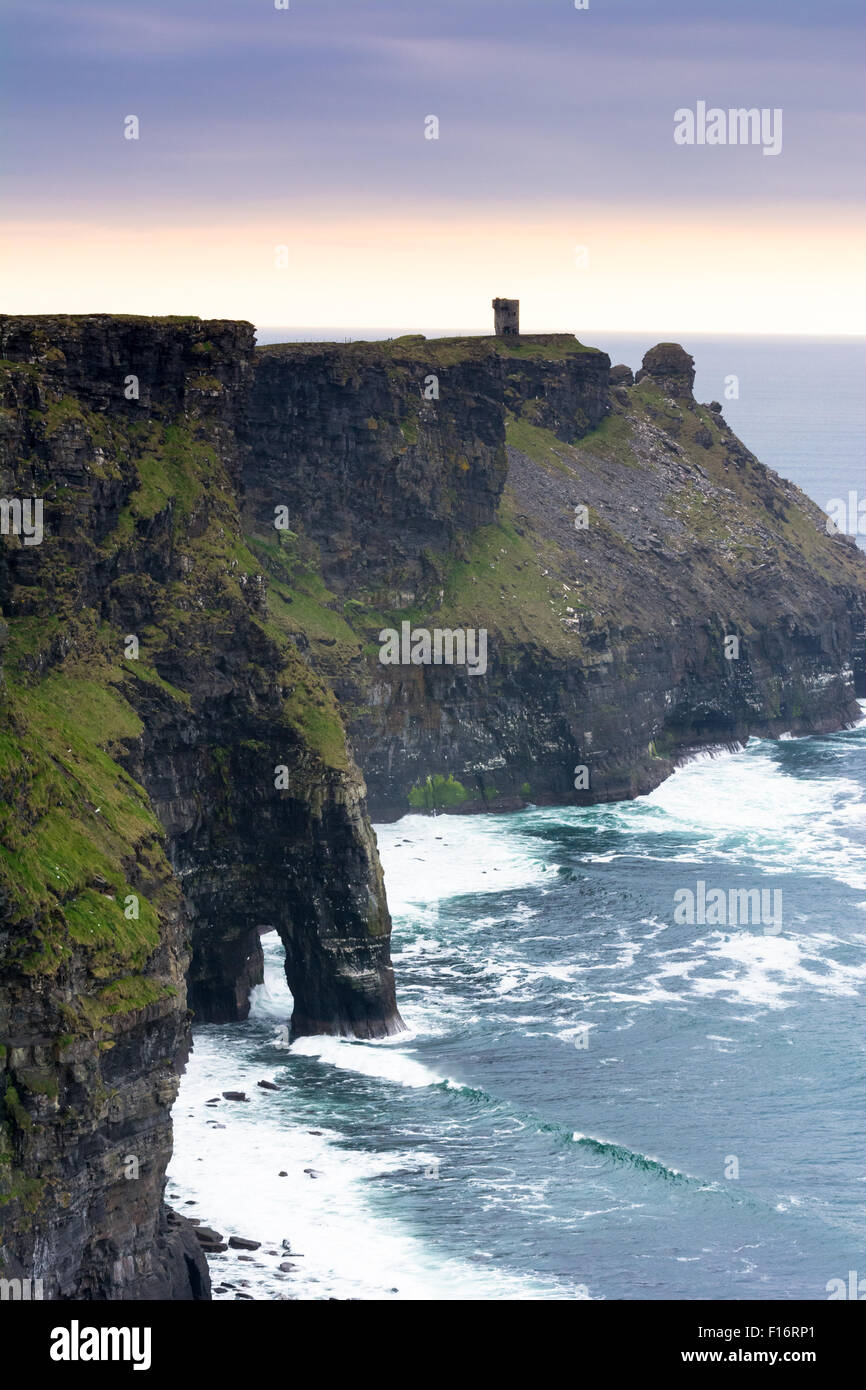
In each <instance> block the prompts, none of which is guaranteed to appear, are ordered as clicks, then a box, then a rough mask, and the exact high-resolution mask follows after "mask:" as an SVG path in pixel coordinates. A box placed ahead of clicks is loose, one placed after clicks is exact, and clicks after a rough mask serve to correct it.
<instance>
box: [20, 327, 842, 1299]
mask: <svg viewBox="0 0 866 1390" xmlns="http://www.w3.org/2000/svg"><path fill="white" fill-rule="evenodd" d="M0 355H2V359H3V360H2V362H0V392H2V399H0V494H2V497H3V498H5V499H6V502H7V503H8V504H9V505H8V506H7V507H6V509H5V510H4V513H3V516H4V535H3V536H2V538H0V540H2V544H0V602H2V609H3V619H4V627H3V629H2V630H0V642H2V648H3V650H2V662H3V668H4V677H3V685H2V692H0V746H2V763H0V778H2V802H3V805H2V812H0V1038H2V1044H3V1046H2V1051H0V1096H2V1098H3V1106H2V1115H0V1119H2V1125H0V1222H2V1229H3V1241H4V1244H3V1246H2V1255H3V1257H4V1259H5V1263H4V1268H3V1271H2V1273H4V1274H5V1275H6V1277H14V1276H15V1275H16V1274H17V1275H20V1276H21V1277H32V1278H39V1277H43V1278H44V1279H45V1283H46V1294H47V1296H51V1297H64V1298H66V1297H73V1296H78V1297H93V1298H120V1297H134V1298H148V1297H172V1298H180V1297H189V1298H192V1297H206V1296H207V1294H208V1282H207V1271H206V1268H205V1266H204V1261H203V1259H202V1257H201V1255H200V1253H199V1250H198V1245H197V1242H196V1241H195V1239H194V1237H193V1236H192V1233H191V1231H190V1230H189V1228H188V1227H187V1226H186V1225H185V1223H183V1222H182V1221H181V1220H180V1219H179V1218H176V1217H174V1216H173V1214H171V1213H167V1212H166V1210H165V1209H164V1207H163V1201H162V1199H163V1187H164V1173H165V1166H166V1162H167V1160H168V1156H169V1153H170V1146H171V1123H170V1108H171V1104H172V1101H173V1099H174V1096H175V1094H176V1089H177V1078H178V1074H179V1072H180V1070H181V1068H182V1066H183V1064H184V1059H185V1056H186V1052H187V1049H188V1046H189V1020H190V1015H191V1012H194V1013H195V1015H196V1016H197V1017H198V1018H199V1019H200V1020H209V1021H214V1022H221V1021H227V1020H232V1019H236V1018H242V1017H244V1015H245V1013H246V1010H247V1008H248V998H249V991H250V988H251V986H252V985H253V984H255V983H256V982H257V981H258V980H260V978H261V951H260V946H259V929H260V928H261V927H263V926H271V927H275V928H276V929H277V930H278V931H279V933H280V936H281V938H282V940H283V943H284V945H285V949H286V972H287V977H288V981H289V985H290V987H291V990H292V993H293V996H294V1005H295V1008H294V1014H293V1019H292V1028H293V1031H294V1032H295V1034H300V1033H317V1032H335V1033H351V1034H355V1035H357V1036H361V1037H381V1036H384V1035H387V1034H388V1033H391V1032H394V1031H398V1030H399V1029H400V1028H401V1027H402V1024H401V1022H400V1018H399V1014H398V1012H397V1005H396V1001H395V993H394V981H393V975H392V971H391V966H390V957H389V937H390V920H389V917H388V909H387V904H386V902H385V895H384V889H383V882H382V874H381V869H380V866H379V862H378V857H377V853H376V845H375V837H374V835H373V832H372V829H371V826H370V818H369V813H368V806H369V809H370V810H371V811H372V812H373V814H374V816H376V817H383V818H389V817H396V816H399V815H401V814H403V813H404V812H405V811H407V810H409V809H411V808H425V807H426V808H428V809H433V808H437V809H446V810H454V811H471V810H483V809H499V810H506V809H510V808H513V807H516V806H521V805H524V804H526V803H527V802H545V801H547V802H557V801H559V802H576V803H581V802H586V801H589V800H599V799H609V798H615V797H622V796H633V795H636V794H637V793H639V792H641V791H644V790H647V789H648V788H650V787H652V786H653V785H655V784H656V783H657V782H658V781H660V780H661V779H662V778H663V777H664V776H666V775H667V774H668V773H669V772H670V770H671V769H672V767H673V766H674V765H675V763H676V761H677V760H678V759H679V758H682V757H683V756H685V755H686V753H687V752H688V751H689V750H690V749H692V748H695V747H700V746H704V745H708V744H718V743H724V744H733V743H736V742H738V741H741V740H743V739H744V738H746V737H747V736H748V734H749V733H751V732H761V733H768V734H774V733H779V732H782V731H785V730H793V731H795V732H806V731H810V730H820V729H828V728H833V727H839V726H841V725H844V724H845V723H847V722H848V721H850V720H851V719H852V718H853V717H854V715H855V713H856V705H855V703H854V694H855V685H856V684H857V683H859V688H861V689H862V688H863V681H864V669H866V668H864V648H866V637H864V633H866V622H864V603H866V561H864V557H863V556H862V555H861V553H860V552H859V551H858V550H857V549H856V547H855V546H853V545H852V544H851V543H850V542H848V541H847V540H845V539H844V538H842V537H839V536H835V537H830V536H828V535H827V533H826V530H825V529H824V523H823V518H822V516H821V514H820V512H819V511H818V509H817V508H816V507H814V506H813V505H812V504H811V503H810V502H808V501H807V499H806V498H805V497H803V495H802V494H801V493H800V492H799V491H798V490H797V489H796V488H795V487H793V486H792V485H791V484H788V483H786V482H784V481H783V480H782V479H781V478H779V477H777V476H776V475H775V474H773V473H771V472H769V471H768V470H767V469H765V468H763V467H762V466H761V465H760V464H759V463H758V461H757V460H756V459H755V458H754V457H753V456H752V455H751V454H750V453H749V452H748V450H746V449H745V448H744V447H743V445H742V444H740V442H739V441H738V440H736V438H735V437H734V436H733V435H732V434H731V432H730V430H729V429H728V428H727V426H726V425H725V423H724V420H723V419H722V416H721V413H720V411H719V409H718V408H717V407H715V406H712V407H710V406H703V405H700V404H698V403H697V402H696V401H695V400H694V397H693V394H692V383H693V369H692V363H691V359H690V358H689V357H688V355H687V354H685V353H684V352H683V350H682V349H681V348H678V347H677V346H676V345H669V344H668V345H660V346H659V347H658V348H655V349H653V350H652V352H650V353H648V354H647V358H646V359H645V364H644V370H643V372H641V373H639V374H638V380H637V382H635V381H633V380H632V377H631V373H630V372H628V371H627V369H616V370H615V371H614V372H613V373H611V371H610V363H609V359H608V358H607V357H606V355H605V354H604V353H600V352H597V351H595V350H593V349H591V348H586V347H584V346H583V345H582V344H580V343H578V342H577V341H576V340H575V339H574V338H571V337H569V336H567V335H549V336H544V337H521V338H520V339H518V340H516V341H513V342H511V341H509V342H505V341H503V340H498V339H485V338H478V339H466V340H457V339H455V340H437V341H433V342H427V341H425V340H424V339H423V338H418V337H414V338H407V339H400V340H396V341H394V342H389V343H366V344H346V345H333V344H331V345H327V344H326V345H321V344H306V345H297V346H281V347H276V348H268V349H262V350H260V351H258V352H256V351H255V349H254V344H253V330H252V328H251V326H250V325H248V324H242V323H222V322H202V321H199V320H184V319H170V320H149V319H136V318H124V317H119V316H98V315H94V316H85V317H81V318H59V317H58V318H42V319H21V318H0ZM15 499H18V500H19V501H20V500H22V499H31V500H32V499H39V500H40V501H41V502H42V504H43V507H44V518H43V527H44V534H43V535H42V536H41V537H40V538H39V542H38V543H36V537H35V535H32V534H31V535H30V536H28V535H27V534H24V533H23V528H22V526H18V527H17V529H18V531H19V532H20V533H19V534H15V530H16V526H15V525H14V524H13V523H14V522H15V521H16V513H15V511H14V508H13V507H12V505H11V504H12V502H14V501H15ZM24 515H26V513H25V514H24ZM17 518H18V520H19V521H20V520H21V514H20V513H19V514H17ZM6 532H9V533H10V534H6ZM403 624H408V625H409V629H410V630H411V631H415V630H424V631H436V630H438V631H440V632H442V631H447V632H449V633H452V634H453V633H457V632H460V631H462V630H465V629H467V628H468V629H471V630H472V631H473V632H474V633H476V634H477V633H479V632H480V631H482V630H483V631H484V633H485V634H486V649H485V663H484V670H483V671H482V670H481V668H480V666H479V667H478V669H477V670H476V672H475V673H473V672H472V671H471V669H470V667H469V666H468V665H466V664H463V665H459V664H452V665H448V664H439V665H435V664H411V663H409V664H395V665H385V664H383V662H382V661H381V659H380V653H381V651H382V648H383V636H382V634H383V633H387V632H388V631H390V630H394V631H396V632H401V631H402V630H403ZM732 638H736V639H737V644H736V645H737V650H736V652H735V654H732V652H731V649H730V648H731V639H732ZM578 766H579V767H582V768H583V769H585V772H584V774H582V775H581V777H579V778H577V779H576V778H575V768H576V767H578ZM365 779H366V787H365ZM576 780H577V781H578V782H579V784H580V785H579V786H578V787H577V788H575V781H576Z"/></svg>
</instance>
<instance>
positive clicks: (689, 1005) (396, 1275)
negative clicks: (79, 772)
mask: <svg viewBox="0 0 866 1390" xmlns="http://www.w3.org/2000/svg"><path fill="white" fill-rule="evenodd" d="M653 341H656V339H654V338H653V337H652V335H648V336H647V339H646V341H645V342H644V341H643V340H640V341H638V340H637V339H635V340H634V341H632V342H630V343H627V342H624V341H620V342H616V343H615V342H613V341H611V342H607V341H603V342H601V341H600V343H599V345H600V346H602V347H604V348H606V349H608V350H610V351H611V354H612V356H613V358H614V360H623V359H624V360H626V361H628V362H629V363H630V364H631V365H638V363H639V359H640V355H641V354H642V352H643V351H644V350H645V348H646V347H648V346H651V345H652V342H653ZM686 346H689V347H690V350H691V351H693V352H695V355H696V357H697V358H698V364H699V377H698V386H697V390H698V394H699V397H700V398H702V399H712V398H715V399H719V400H721V401H722V402H723V404H724V407H725V413H726V414H727V416H728V419H729V420H730V423H731V424H732V426H733V427H734V429H736V430H737V431H738V433H741V435H742V437H743V438H744V440H745V442H746V443H747V444H748V445H749V446H750V447H751V448H752V449H754V450H755V452H756V453H758V455H759V456H760V457H762V458H763V459H764V460H765V461H766V462H768V463H769V464H771V465H772V466H774V467H776V468H777V469H778V471H780V472H782V473H783V474H784V475H785V476H788V477H791V478H793V479H794V481H796V482H798V483H799V484H800V485H801V486H803V487H804V488H805V490H806V491H808V492H810V493H811V494H812V495H813V496H814V497H815V499H816V500H818V501H821V502H822V504H823V501H825V500H827V499H826V498H824V497H823V494H824V493H825V492H826V493H827V497H830V496H832V495H834V493H839V494H843V495H844V493H845V492H846V491H847V490H848V489H849V488H850V487H856V486H857V485H858V483H857V477H858V474H857V468H858V467H859V463H860V462H861V461H862V453H861V451H862V441H863V425H864V412H863V393H862V367H863V361H862V359H863V352H864V349H863V345H862V343H860V344H854V343H852V344H848V345H840V344H836V345H834V344H827V343H824V344H823V345H821V344H818V345H817V346H816V345H815V344H814V343H805V342H799V343H798V342H797V341H796V340H795V341H789V342H788V343H787V344H782V345H773V344H771V343H769V342H767V341H758V340H752V341H751V342H749V343H746V344H744V345H741V346H740V348H734V349H733V350H732V347H731V343H730V342H728V341H724V342H723V341H721V340H718V341H716V342H715V345H713V344H709V345H708V347H707V350H706V351H703V352H702V351H701V350H700V349H699V348H698V347H697V346H695V345H690V344H688V343H687V344H686ZM858 354H859V356H858ZM701 373H703V377H702V375H701ZM730 374H734V375H738V376H739V378H740V397H739V402H737V401H730V402H725V401H724V387H723V385H722V384H720V383H722V382H723V380H724V377H725V376H727V375H730ZM762 393H763V394H762ZM861 540H862V538H861ZM864 708H866V707H864ZM378 837H379V846H380V852H381V855H382V861H383V865H384V870H385V882H386V888H387V892H388V900H389V904H390V907H391V911H392V914H393V918H394V937H393V956H394V967H395V972H396V978H397V985H398V994H399V1001H400V1007H401V1010H402V1013H403V1017H404V1019H405V1020H406V1023H407V1024H408V1025H409V1028H410V1031H409V1032H408V1033H407V1034H404V1035H402V1036H400V1037H398V1038H397V1039H393V1040H390V1041H389V1042H386V1043H380V1044H376V1043H364V1042H355V1041H350V1040H342V1039H335V1038H324V1037H321V1038H304V1039H301V1040H299V1041H298V1042H296V1043H294V1044H293V1045H292V1046H291V1047H289V1046H287V1044H286V1042H285V1025H286V1023H287V1022H288V1019H289V1017H290V1014H291V997H290V995H289V992H288V989H287V987H286V983H285V977H284V974H283V968H282V949H281V946H280V943H279V941H278V939H277V937H276V935H275V934H273V933H271V934H270V935H269V936H267V937H266V938H265V956H266V981H265V984H264V985H263V986H260V987H259V988H258V989H257V990H256V991H255V992H254V996H253V1002H252V1009H251V1014H250V1018H249V1019H248V1020H247V1021H246V1022H245V1023H243V1024H232V1025H226V1026H215V1025H208V1026H204V1027H198V1028H196V1030H195V1048H194V1052H193V1054H192V1057H191V1059H190V1063H189V1066H188V1069H187V1072H186V1075H185V1076H184V1078H183V1081H182V1085H181V1092H180V1097H179V1099H178V1102H177V1104H176V1106H175V1110H174V1123H175V1153H174V1157H173V1160H172V1164H171V1168H170V1185H169V1193H168V1196H169V1200H170V1202H172V1204H173V1205H175V1206H176V1207H177V1208H178V1210H180V1211H182V1212H184V1213H185V1214H186V1215H192V1216H196V1217H198V1218H199V1219H200V1220H202V1221H203V1222H205V1223H207V1224H210V1225H214V1226H216V1227H217V1229H219V1230H220V1231H221V1232H222V1233H223V1234H224V1235H226V1236H228V1235H230V1234H237V1235H241V1236H246V1237H251V1238H253V1239H255V1240H258V1241H261V1242H262V1244H261V1248H260V1249H259V1250H257V1251H255V1252H253V1253H252V1254H250V1255H247V1256H246V1257H245V1258H244V1259H243V1260H241V1259H240V1257H239V1254H238V1253H236V1252H234V1251H227V1252H225V1253H224V1254H219V1255H216V1256H214V1257H212V1259H211V1270H212V1275H213V1279H214V1284H215V1286H216V1288H217V1290H218V1292H217V1294H216V1296H217V1297H218V1298H231V1299H233V1298H237V1297H238V1296H241V1295H245V1296H247V1297H253V1298H268V1299H270V1298H279V1297H286V1298H361V1299H373V1298H388V1299H412V1298H430V1299H511V1298H518V1299H537V1298H545V1299H547V1298H552V1299H587V1298H589V1299H616V1298H625V1299H662V1298H675V1299H738V1298H763V1299H788V1298H807V1299H825V1298H827V1296H828V1290H827V1285H828V1284H829V1283H831V1281H833V1280H834V1279H841V1280H845V1281H847V1278H848V1272H849V1271H850V1270H852V1269H854V1270H857V1271H858V1272H859V1274H860V1275H861V1276H863V1275H866V1205H864V1199H866V1133H864V1131H866V1113H864V1112H866V1107H864V1099H863V1098H864V1084H866V1029H864V1023H866V1016H864V1015H866V1007H864V989H866V726H861V727H858V728H856V729H852V730H848V731H843V732H839V733H836V734H831V735H826V736H822V737H815V738H806V739H793V738H782V739H781V740H779V741H778V742H770V741H761V740H757V739H753V740H752V741H750V743H749V744H748V746H747V747H746V748H745V749H743V750H742V751H740V752H737V753H733V754H725V755H722V756H720V757H717V758H710V757H702V758H700V759H698V760H696V761H694V762H692V763H691V764H689V765H688V766H686V767H685V768H682V769H681V770H679V771H678V772H676V773H675V774H674V776H673V777H671V778H669V779H668V781H667V782H665V783H664V784H663V785H662V786H661V787H659V788H657V789H656V791H654V792H653V793H652V794H651V795H649V796H645V797H640V798H638V799H637V800H635V801H631V802H623V803H618V804H616V805H606V806H596V807H588V808H573V807H560V808H555V809H528V810H526V811H523V812H521V813H518V814H514V815H508V816H476V817H448V816H440V817H436V818H425V817H420V816H408V817H406V818H404V819H403V820H401V821H399V822H397V823H396V824H394V825H389V826H380V827H379V828H378ZM702 882H703V883H705V884H706V885H708V886H718V887H722V888H724V889H725V890H726V891H729V890H730V889H744V890H755V889H757V890H772V891H773V892H774V893H775V892H777V891H778V892H779V893H780V894H781V902H782V929H781V931H779V932H778V933H776V932H768V931H767V930H762V929H761V927H760V926H754V925H745V926H738V925H736V924H734V925H732V924H730V923H728V924H725V925H723V926H713V925H705V924H704V925H700V924H698V925H685V924H679V923H678V922H677V920H676V902H677V894H678V893H682V892H683V891H684V890H692V891H694V890H695V889H696V885H698V884H699V883H702ZM260 1080H268V1081H271V1082H273V1083H275V1084H276V1085H277V1086H278V1087H279V1090H277V1091H268V1090H264V1089H261V1088H260V1087H259V1086H258V1084H257V1083H258V1082H259V1081H260ZM224 1090H244V1091H246V1093H247V1095H248V1096H249V1097H250V1099H249V1101H248V1102H246V1103H245V1102H232V1101H225V1100H223V1099H222V1098H221V1093H222V1092H223V1091H224ZM214 1098H219V1099H218V1104H217V1105H214V1106H208V1105H207V1101H209V1100H212V1099H214ZM280 1174H285V1176H280ZM283 1242H286V1244H287V1245H288V1247H289V1249H288V1250H287V1249H285V1248H284V1246H283ZM271 1252H272V1253H271ZM280 1264H288V1265H290V1266H291V1268H290V1269H287V1270H280V1269H279V1265H280Z"/></svg>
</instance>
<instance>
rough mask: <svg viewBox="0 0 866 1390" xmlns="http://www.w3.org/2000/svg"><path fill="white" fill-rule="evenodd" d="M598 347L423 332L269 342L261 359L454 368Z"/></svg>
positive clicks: (539, 336) (555, 339)
mask: <svg viewBox="0 0 866 1390" xmlns="http://www.w3.org/2000/svg"><path fill="white" fill-rule="evenodd" d="M599 351H600V350H599V349H598V348H592V347H585V346H584V344H583V343H581V342H578V340H577V338H575V336H574V334H573V333H521V334H520V336H519V337H517V338H498V337H494V336H492V335H490V336H486V335H484V334H479V335H478V336H477V337H464V338H425V337H424V335H423V333H413V334H407V335H406V336H405V337H402V338H382V339H371V340H364V341H358V342H349V343H337V342H333V343H269V344H267V345H266V346H263V347H257V348H256V352H257V353H258V355H259V356H260V357H277V358H289V357H296V358H311V357H330V356H333V355H334V354H339V355H340V356H341V357H352V358H356V359H358V360H362V361H363V360H367V361H375V360H376V359H377V358H379V359H380V358H383V357H385V358H396V359H399V360H400V361H418V362H420V363H426V362H430V361H437V362H441V363H443V364H445V365H453V364H455V363H457V362H461V361H473V360H481V359H482V358H485V357H489V356H490V355H491V354H496V355H498V356H500V357H516V358H524V359H528V358H539V359H541V360H546V361H562V360H563V359H565V358H568V357H577V356H581V355H583V354H587V353H591V354H596V353H599Z"/></svg>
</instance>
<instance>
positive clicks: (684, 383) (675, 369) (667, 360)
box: [635, 343, 695, 397]
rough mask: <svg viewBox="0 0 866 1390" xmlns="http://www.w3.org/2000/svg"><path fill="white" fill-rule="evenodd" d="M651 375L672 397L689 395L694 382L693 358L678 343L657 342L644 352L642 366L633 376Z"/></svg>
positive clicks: (641, 378)
mask: <svg viewBox="0 0 866 1390" xmlns="http://www.w3.org/2000/svg"><path fill="white" fill-rule="evenodd" d="M647 376H648V377H652V378H653V380H654V381H657V382H658V383H659V385H660V386H661V387H662V388H663V389H664V390H666V391H669V392H670V394H671V395H672V396H674V397H684V396H685V397H691V395H692V387H693V386H694V384H695V359H694V358H693V357H690V356H689V354H688V353H687V352H686V351H685V349H684V348H681V347H680V345H679V343H657V344H656V346H655V347H653V348H650V350H649V352H647V353H645V354H644V359H643V366H642V367H641V369H640V371H639V372H638V373H637V376H636V377H635V380H636V381H643V379H644V377H647Z"/></svg>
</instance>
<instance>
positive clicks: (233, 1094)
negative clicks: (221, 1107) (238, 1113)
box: [223, 1091, 249, 1101]
mask: <svg viewBox="0 0 866 1390" xmlns="http://www.w3.org/2000/svg"><path fill="white" fill-rule="evenodd" d="M223 1100H247V1101H248V1100H249V1096H248V1095H247V1093H246V1091H223Z"/></svg>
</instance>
